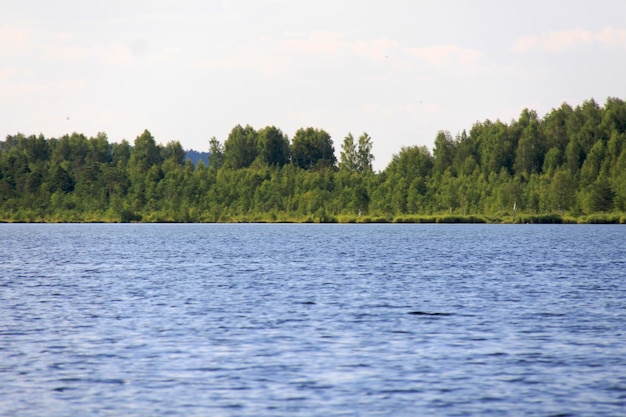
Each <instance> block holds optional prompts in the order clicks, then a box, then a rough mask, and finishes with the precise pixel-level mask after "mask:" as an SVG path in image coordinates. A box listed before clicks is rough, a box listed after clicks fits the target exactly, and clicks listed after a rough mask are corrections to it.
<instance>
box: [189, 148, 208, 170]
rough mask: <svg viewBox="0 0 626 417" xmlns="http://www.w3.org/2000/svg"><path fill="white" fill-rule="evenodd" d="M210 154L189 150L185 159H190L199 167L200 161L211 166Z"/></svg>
mask: <svg viewBox="0 0 626 417" xmlns="http://www.w3.org/2000/svg"><path fill="white" fill-rule="evenodd" d="M209 155H210V153H209V152H198V151H196V150H193V149H189V150H188V151H187V153H186V154H185V159H190V160H191V162H193V164H194V165H198V161H202V162H203V163H204V165H206V166H209Z"/></svg>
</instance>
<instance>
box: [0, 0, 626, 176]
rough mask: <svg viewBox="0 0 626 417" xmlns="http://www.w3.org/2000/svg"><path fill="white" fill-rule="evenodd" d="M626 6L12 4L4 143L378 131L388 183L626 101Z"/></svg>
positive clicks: (256, 1)
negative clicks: (399, 174)
mask: <svg viewBox="0 0 626 417" xmlns="http://www.w3.org/2000/svg"><path fill="white" fill-rule="evenodd" d="M624 16H626V2H625V1H623V0H597V1H594V2H590V1H587V0H585V1H581V0H567V1H565V0H526V1H523V2H504V1H501V0H498V1H496V0H472V1H470V0H437V1H432V0H431V1H422V0H411V1H409V0H385V1H382V0H377V1H374V0H372V1H362V0H361V1H356V0H203V1H193V0H149V1H147V0H123V1H119V0H108V1H106V2H100V1H97V2H96V1H85V0H56V1H48V0H20V1H13V0H0V140H4V138H6V136H7V135H14V134H17V133H23V134H25V135H31V134H35V135H38V134H40V133H41V134H43V135H44V136H45V137H60V136H62V135H64V134H66V133H72V132H78V133H83V134H85V135H87V136H88V137H90V136H95V135H96V134H98V133H99V132H104V133H106V134H107V137H108V139H109V141H110V142H119V141H121V140H122V139H126V140H128V141H129V142H131V143H133V141H134V140H135V138H136V137H137V136H139V135H140V134H141V133H142V132H143V131H144V130H145V129H148V130H149V131H150V132H151V133H152V135H153V136H154V138H155V140H156V141H157V142H158V143H162V144H166V143H167V142H169V141H172V140H178V141H180V143H181V144H182V145H183V147H184V148H185V149H195V150H198V151H208V147H209V145H208V143H209V139H210V138H211V137H216V138H217V139H219V140H220V141H222V142H223V141H224V140H226V138H227V137H228V133H229V132H230V131H231V129H232V128H233V127H234V126H236V125H237V124H241V125H242V126H245V125H246V124H249V125H251V126H252V127H254V128H255V129H261V128H263V127H265V126H272V125H273V126H276V127H278V128H280V129H281V130H282V131H283V132H284V133H285V134H287V135H288V136H289V138H292V137H293V135H294V133H295V132H296V131H297V130H298V129H300V128H306V127H315V128H319V129H324V130H325V131H327V132H328V133H329V134H330V135H331V137H332V139H333V141H334V145H335V152H336V155H337V157H339V155H340V150H341V144H342V142H343V138H344V137H345V136H346V135H347V134H348V133H352V134H353V135H354V136H355V137H358V136H359V135H361V134H362V133H363V132H367V133H368V134H369V135H370V136H371V137H372V141H373V153H374V155H375V160H374V168H375V169H376V170H383V169H384V168H385V167H386V166H387V165H388V163H389V162H390V161H391V159H392V157H393V155H394V154H397V153H398V152H400V150H401V149H402V147H405V146H427V147H428V148H431V149H432V146H433V143H434V140H435V137H436V135H437V132H439V131H440V130H446V131H449V132H450V133H451V134H452V135H453V136H456V135H457V134H458V133H459V132H461V131H462V130H464V129H465V130H467V131H469V130H470V129H471V127H472V125H473V124H474V123H476V122H482V121H485V120H487V119H489V120H492V121H495V120H497V119H499V120H501V121H503V122H506V123H509V122H510V121H511V120H513V119H516V118H517V117H518V116H519V115H520V113H521V112H522V110H523V109H524V108H528V109H532V110H536V111H537V113H538V114H539V116H541V117H543V116H544V115H545V114H547V113H549V112H550V111H551V110H552V109H553V108H558V107H560V105H561V104H562V103H563V102H567V103H569V104H570V105H572V106H573V107H575V106H577V105H580V104H582V102H583V101H585V100H589V99H592V98H593V99H595V100H596V101H597V102H598V103H599V104H600V105H603V104H604V102H605V101H606V99H607V98H608V97H618V98H621V99H626V75H625V74H626V19H624Z"/></svg>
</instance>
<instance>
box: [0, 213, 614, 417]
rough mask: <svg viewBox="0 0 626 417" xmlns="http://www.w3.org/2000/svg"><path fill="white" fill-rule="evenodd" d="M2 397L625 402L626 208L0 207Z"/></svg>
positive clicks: (151, 402)
mask: <svg viewBox="0 0 626 417" xmlns="http://www.w3.org/2000/svg"><path fill="white" fill-rule="evenodd" d="M0 251H1V258H0V259H1V261H0V415H7V416H41V415H46V416H68V415H76V416H78V415H90V416H108V415H111V416H114V415H115V416H118V415H124V416H134V415H137V416H147V415H152V416H278V415H286V416H287V415H288V416H299V415H307V416H308V415H319V416H335V415H342V416H350V415H359V416H370V415H371V416H374V415H380V416H388V415H397V416H465V415H467V416H474V415H481V416H492V415H493V416H500V415H502V416H510V415H515V416H598V415H606V416H617V415H626V227H625V226H617V225H615V226H609V225H607V226H592V225H554V226H552V225H293V224H292V225H289V224H282V225H281V224H278V225H264V224H258V225H255V224H230V225H228V224H227V225H224V224H222V225H216V224H207V225H166V224H157V225H150V224H125V225H122V224H109V225H106V224H61V225H53V224H47V225H46V224H43V225H42V224H39V225H36V224H4V225H0Z"/></svg>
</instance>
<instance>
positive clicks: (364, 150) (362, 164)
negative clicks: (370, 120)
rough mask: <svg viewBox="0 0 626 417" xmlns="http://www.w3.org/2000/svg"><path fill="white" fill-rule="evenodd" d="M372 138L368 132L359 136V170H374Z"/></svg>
mask: <svg viewBox="0 0 626 417" xmlns="http://www.w3.org/2000/svg"><path fill="white" fill-rule="evenodd" d="M372 146H373V143H372V138H371V137H370V135H368V134H367V133H366V132H363V134H361V136H359V147H358V150H357V171H358V172H372V171H373V169H372V163H373V162H374V154H373V153H372Z"/></svg>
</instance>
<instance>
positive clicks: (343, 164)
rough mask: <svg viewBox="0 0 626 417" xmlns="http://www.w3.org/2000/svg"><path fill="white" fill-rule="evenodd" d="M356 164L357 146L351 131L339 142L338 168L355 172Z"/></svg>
mask: <svg viewBox="0 0 626 417" xmlns="http://www.w3.org/2000/svg"><path fill="white" fill-rule="evenodd" d="M357 166H358V155H357V147H356V144H355V143H354V136H352V133H348V135H347V136H346V137H345V138H344V139H343V143H342V144H341V161H340V162H339V169H341V170H345V171H348V172H355V171H356V170H357Z"/></svg>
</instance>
